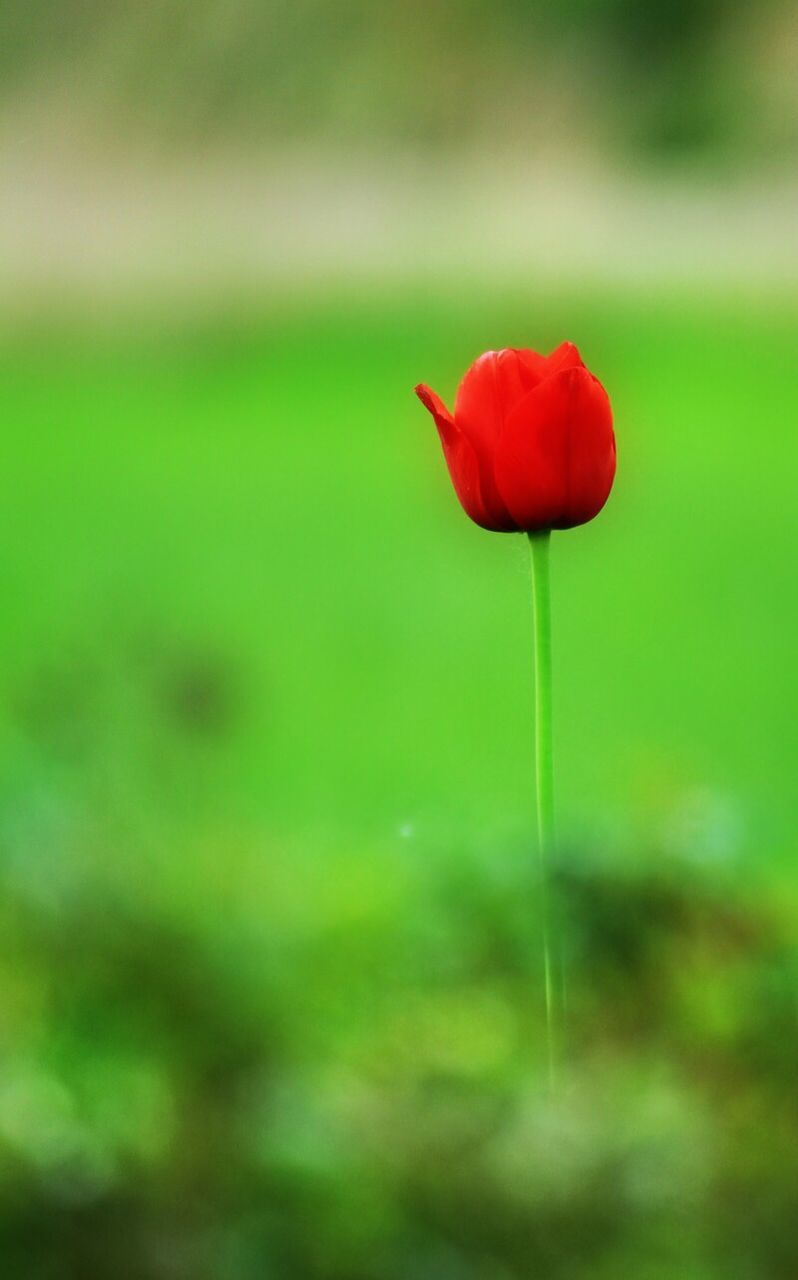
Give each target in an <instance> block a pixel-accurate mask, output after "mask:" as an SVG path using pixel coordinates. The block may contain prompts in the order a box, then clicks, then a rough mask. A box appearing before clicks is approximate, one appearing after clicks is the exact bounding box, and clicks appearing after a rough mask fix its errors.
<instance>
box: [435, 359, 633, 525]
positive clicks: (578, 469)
mask: <svg viewBox="0 0 798 1280" xmlns="http://www.w3.org/2000/svg"><path fill="white" fill-rule="evenodd" d="M416 394H417V396H418V397H419V399H420V400H421V402H422V404H424V405H425V407H426V408H427V409H429V411H430V413H431V414H432V416H433V418H434V419H435V425H436V426H437V428H438V434H439V435H440V438H441V444H442V445H443V452H444V455H445V458H446V464H447V466H448V468H449V474H450V476H451V478H452V483H453V484H454V488H455V492H456V494H457V496H458V498H459V499H460V503H461V505H462V507H463V509H464V511H465V512H466V514H467V515H469V516H470V517H471V519H472V520H474V521H476V523H477V524H479V525H482V527H483V528H484V529H493V530H496V531H497V532H501V533H518V532H527V533H531V532H535V531H537V530H544V529H570V528H573V526H574V525H578V524H585V523H586V522H587V521H588V520H592V519H593V517H594V516H596V515H598V513H599V511H600V510H601V508H602V507H603V506H604V503H605V502H606V501H607V498H608V497H609V493H610V489H611V488H612V482H613V479H614V477H615V436H614V434H613V430H612V410H611V408H610V402H609V398H608V396H607V393H606V391H605V390H604V388H603V387H602V385H601V383H600V382H599V381H598V379H597V378H595V377H594V376H593V374H592V373H590V371H589V370H588V369H586V368H585V366H584V364H583V363H582V359H581V357H580V355H579V352H578V351H577V349H576V347H575V346H574V345H573V344H572V343H570V342H564V343H563V344H562V346H560V347H558V348H557V350H556V351H553V352H552V353H551V355H549V356H541V355H538V353H537V352H536V351H526V350H514V349H506V350H504V351H486V352H485V354H484V355H482V356H480V357H479V359H478V360H476V361H475V362H474V364H472V366H471V368H470V369H469V370H468V372H467V373H466V374H465V377H464V378H463V380H462V382H461V383H460V388H459V390H458V392H457V399H456V401H455V407H454V413H453V414H452V413H450V412H449V410H448V409H447V408H446V405H445V404H444V403H443V401H442V400H441V398H440V396H438V395H436V393H435V392H434V391H432V390H430V388H429V387H427V386H424V385H423V384H422V385H420V386H418V387H416Z"/></svg>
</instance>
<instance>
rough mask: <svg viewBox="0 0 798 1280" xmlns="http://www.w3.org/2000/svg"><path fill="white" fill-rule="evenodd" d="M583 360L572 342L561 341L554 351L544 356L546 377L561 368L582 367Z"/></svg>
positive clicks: (558, 371)
mask: <svg viewBox="0 0 798 1280" xmlns="http://www.w3.org/2000/svg"><path fill="white" fill-rule="evenodd" d="M584 367H585V365H584V361H583V360H582V357H581V356H580V354H579V350H578V348H577V347H575V346H574V344H573V343H572V342H561V343H560V345H559V347H557V349H556V351H552V353H551V355H550V356H546V377H547V378H550V377H551V376H552V375H553V374H555V373H561V372H562V371H563V369H584Z"/></svg>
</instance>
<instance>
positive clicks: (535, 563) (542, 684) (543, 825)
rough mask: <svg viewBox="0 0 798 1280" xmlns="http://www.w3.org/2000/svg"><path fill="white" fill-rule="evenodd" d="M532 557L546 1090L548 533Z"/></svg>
mask: <svg viewBox="0 0 798 1280" xmlns="http://www.w3.org/2000/svg"><path fill="white" fill-rule="evenodd" d="M528 537H529V548H530V551H531V553H532V602H533V608H534V637H535V784H536V798H537V828H538V855H539V858H540V879H541V887H540V899H541V932H542V937H543V983H544V994H545V1001H546V1043H547V1052H548V1070H549V1087H550V1088H551V1089H552V1090H553V1088H554V1083H555V1074H556V1071H555V1062H556V1045H555V1023H556V1017H555V1013H556V1011H555V1000H554V973H553V970H552V955H551V942H550V937H549V931H550V919H549V902H548V898H549V887H548V878H549V870H550V862H551V856H552V851H553V846H554V760H553V751H552V731H551V703H552V681H551V591H550V580H549V548H550V544H551V532H550V530H548V529H546V530H545V531H543V532H540V533H530V534H528Z"/></svg>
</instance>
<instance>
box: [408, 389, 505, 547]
mask: <svg viewBox="0 0 798 1280" xmlns="http://www.w3.org/2000/svg"><path fill="white" fill-rule="evenodd" d="M415 390H416V395H417V396H418V398H419V400H420V401H421V403H422V404H423V405H424V407H425V408H426V409H428V410H429V412H430V413H431V414H432V416H433V418H434V419H435V425H436V427H437V428H438V435H439V436H440V438H441V444H442V445H443V454H444V457H445V458H446V465H447V467H448V468H449V475H450V476H451V479H452V484H453V485H454V491H455V493H456V494H457V497H458V498H459V500H460V505H461V506H462V508H463V510H464V511H465V513H466V515H468V516H470V517H471V519H472V520H473V521H475V523H476V524H478V525H481V526H482V528H483V529H493V530H495V531H496V532H501V533H508V532H511V531H515V532H517V526H516V525H515V524H514V523H513V521H512V519H511V518H510V516H509V515H508V513H507V511H506V509H505V507H504V504H503V503H502V502H501V499H499V498H498V495H495V494H491V492H490V491H491V490H493V489H495V486H494V485H493V484H492V479H491V478H490V477H489V476H488V477H487V479H488V480H489V481H490V483H489V484H485V483H484V482H483V478H482V475H481V473H480V464H479V459H478V457H477V452H476V450H475V449H474V447H473V445H472V444H471V443H470V441H469V440H468V438H467V436H465V435H464V434H463V432H462V431H461V430H460V429H459V427H457V426H456V425H455V422H454V419H453V418H452V415H451V414H450V413H449V410H448V409H447V408H446V405H445V404H444V403H443V401H442V400H441V398H440V396H439V395H436V393H435V392H434V391H432V390H431V388H430V387H427V386H424V385H423V384H421V385H419V386H417V387H416V389H415ZM486 493H487V497H486ZM491 497H492V498H493V501H491Z"/></svg>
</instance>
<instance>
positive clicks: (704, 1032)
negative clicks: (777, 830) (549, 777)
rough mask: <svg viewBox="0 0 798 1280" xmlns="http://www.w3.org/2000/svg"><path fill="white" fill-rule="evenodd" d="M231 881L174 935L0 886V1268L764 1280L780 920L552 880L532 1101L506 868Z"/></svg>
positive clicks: (456, 862)
mask: <svg viewBox="0 0 798 1280" xmlns="http://www.w3.org/2000/svg"><path fill="white" fill-rule="evenodd" d="M115 853H116V850H112V849H110V848H109V849H108V850H107V854H108V856H113V855H114V854H115ZM173 853H174V851H173ZM220 856H223V855H222V852H221V851H220ZM239 857H240V852H239ZM248 857H249V865H250V867H251V868H252V869H253V870H254V876H255V879H256V881H257V885H258V912H257V917H256V916H255V914H254V913H251V912H248V911H246V910H245V909H244V907H243V902H242V901H239V903H238V904H237V905H236V904H235V903H234V902H231V900H230V899H229V897H228V896H227V895H225V894H224V893H222V894H221V895H220V900H219V909H218V910H216V911H213V910H210V911H209V912H208V914H207V915H205V916H203V917H195V919H194V920H193V921H191V922H189V921H188V920H187V918H186V915H185V913H184V912H181V911H180V909H179V908H178V907H177V905H176V904H175V903H172V905H171V907H170V906H169V904H168V903H167V902H166V901H165V900H164V899H163V898H162V897H161V898H160V899H159V897H158V895H157V894H153V893H152V891H150V890H144V891H143V892H141V893H140V894H138V895H137V894H130V895H128V900H127V901H125V900H122V899H121V898H120V897H119V895H118V894H113V893H110V892H109V891H108V887H107V885H106V886H105V888H103V887H102V882H101V881H100V882H98V881H96V880H95V881H94V882H92V881H91V879H89V878H88V877H86V876H84V877H83V878H82V879H81V880H80V881H79V882H78V881H77V880H76V881H75V882H74V883H73V884H72V886H71V888H70V890H69V892H66V891H65V888H64V887H62V892H61V893H60V894H53V893H52V892H44V893H43V892H41V886H38V887H37V886H36V884H35V877H34V876H32V875H30V874H29V873H28V872H26V870H25V869H24V868H17V871H16V874H15V875H14V876H13V877H9V875H8V873H7V872H6V873H5V874H4V878H3V885H2V889H3V899H2V900H3V910H2V921H1V923H2V938H3V942H2V954H1V961H0V990H1V991H2V1007H3V1010H4V1013H3V1040H4V1054H3V1063H2V1069H0V1243H2V1249H3V1257H4V1260H5V1266H6V1267H7V1269H8V1271H9V1274H12V1275H25V1276H26V1277H27V1276H29V1277H31V1278H32V1280H38V1278H39V1277H42V1278H44V1277H58V1278H59V1280H95V1277H96V1278H97V1280H101V1278H105V1277H108V1276H115V1277H117V1276H118V1277H122V1278H126V1277H131V1280H183V1278H185V1280H205V1278H206V1277H207V1280H225V1278H229V1280H250V1278H251V1280H260V1278H261V1277H263V1276H272V1275H273V1276H279V1277H293V1276H296V1277H301V1278H303V1280H304V1278H305V1277H319V1280H328V1278H329V1280H381V1278H382V1277H385V1280H400V1278H403V1277H406V1276H409V1275H412V1276H419V1277H441V1276H443V1277H452V1278H453V1280H459V1278H460V1277H463V1278H468V1280H472V1278H474V1280H476V1278H479V1280H481V1278H483V1277H484V1278H485V1280H494V1278H495V1277H502V1278H503V1280H504V1278H507V1280H509V1278H511V1277H518V1278H519V1280H520V1278H521V1277H526V1276H528V1275H530V1274H540V1275H545V1276H547V1277H551V1278H552V1280H558V1278H559V1277H562V1280H577V1278H579V1277H606V1278H607V1280H610V1278H612V1280H615V1277H617V1276H619V1275H625V1274H630V1273H632V1274H634V1275H639V1276H645V1277H652V1278H654V1277H657V1278H659V1277H661V1278H662V1280H665V1278H666V1277H671V1276H673V1275H674V1274H679V1275H689V1276H691V1277H695V1278H696V1280H715V1278H717V1280H729V1278H732V1280H737V1278H738V1277H739V1278H740V1280H748V1278H749V1277H751V1278H752V1277H755V1276H756V1277H759V1276H768V1277H772V1278H773V1280H792V1277H793V1276H794V1275H795V1271H796V1268H797V1267H798V1245H797V1244H796V1236H795V1232H794V1221H795V1214H796V1210H798V1196H797V1194H796V1180H795V1150H796V1144H798V1104H797V1103H796V1093H795V1087H794V1082H795V1074H796V1070H798V1051H797V1050H796V1044H798V1040H797V1039H796V1035H795V1030H796V1000H795V990H796V979H798V971H797V969H796V953H795V948H794V945H793V943H792V937H793V936H794V931H795V924H796V908H797V906H798V904H796V903H794V902H793V903H792V904H791V905H790V907H789V910H786V909H785V904H781V906H779V907H778V908H776V906H775V904H774V903H773V902H772V901H768V900H767V899H765V898H763V897H762V896H761V894H760V895H755V896H752V895H751V894H750V893H746V894H742V893H741V892H740V891H739V887H738V891H737V892H736V893H735V892H732V891H730V887H729V885H728V883H724V882H723V881H720V882H718V883H717V884H714V885H713V883H712V880H711V879H710V878H708V877H707V876H706V875H704V876H700V877H699V876H697V875H696V874H695V872H694V871H693V870H691V869H690V867H689V865H685V864H680V863H678V862H673V861H668V860H667V859H664V858H663V856H662V854H661V851H656V850H651V851H649V853H648V855H647V856H646V857H645V858H644V859H641V863H640V866H639V867H638V868H637V869H636V870H630V871H627V872H623V873H619V872H618V870H617V869H616V871H614V872H613V871H611V870H610V869H608V867H607V866H606V865H605V866H602V865H601V864H591V863H590V862H589V861H585V860H584V859H582V860H573V861H571V862H569V863H568V864H566V865H565V866H563V868H562V869H561V873H560V877H559V882H558V883H559V900H560V908H561V929H560V938H561V941H562V942H563V943H564V944H565V946H564V950H565V953H566V965H565V973H566V983H567V996H568V1015H567V1034H566V1052H565V1054H564V1056H563V1060H562V1062H561V1068H560V1078H559V1084H558V1087H557V1090H556V1092H555V1094H554V1096H553V1097H552V1096H549V1094H548V1092H547V1088H546V1083H545V1080H546V1072H545V1066H544V1062H543V1061H542V1057H543V1054H544V1050H543V1044H542V1037H543V1034H544V1033H543V1020H542V1016H541V1004H542V992H541V982H540V962H539V955H538V952H537V947H536V939H537V937H538V931H537V924H536V895H535V892H534V886H533V878H532V875H531V872H530V869H529V865H528V862H527V858H526V856H525V854H524V851H523V850H521V849H520V848H518V849H515V850H511V851H508V850H502V849H501V848H498V847H497V848H495V849H494V850H492V856H491V859H490V861H489V862H484V863H482V864H480V862H479V861H478V860H475V859H474V858H473V857H469V856H468V855H467V854H466V853H465V852H463V851H461V852H460V853H459V854H458V856H457V857H454V856H449V857H446V856H438V857H437V858H436V859H435V862H434V865H433V866H430V865H429V863H428V861H427V859H426V858H419V857H416V858H413V859H411V860H408V858H407V856H406V855H405V856H401V857H399V856H396V855H394V856H382V857H380V859H379V864H378V867H376V868H375V869H374V874H369V872H368V871H367V870H366V869H365V868H364V865H363V863H362V861H360V860H351V861H350V862H349V863H348V864H347V863H346V862H345V861H341V860H339V861H338V863H337V865H336V867H335V869H334V871H333V870H328V871H326V872H319V871H318V870H317V871H316V872H315V873H314V874H313V875H310V876H308V875H307V874H305V875H303V876H302V878H301V881H302V882H301V884H298V883H296V881H294V883H291V882H290V881H291V879H292V872H291V870H290V869H289V868H287V867H284V866H280V864H279V860H278V861H277V862H276V863H273V864H272V866H271V867H270V869H269V871H268V873H267V874H266V876H265V877H264V874H263V871H262V870H261V871H257V870H255V868H256V865H257V862H258V859H259V857H260V853H259V851H258V850H255V849H252V850H250V851H249V853H248ZM294 869H296V864H295V866H294ZM206 874H207V875H208V877H209V883H208V884H206V885H204V886H203V892H207V893H208V894H209V895H212V894H213V893H214V891H217V892H218V885H217V880H223V878H224V877H223V872H222V871H221V870H220V868H219V867H217V866H214V865H213V864H212V863H208V864H207V870H206Z"/></svg>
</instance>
